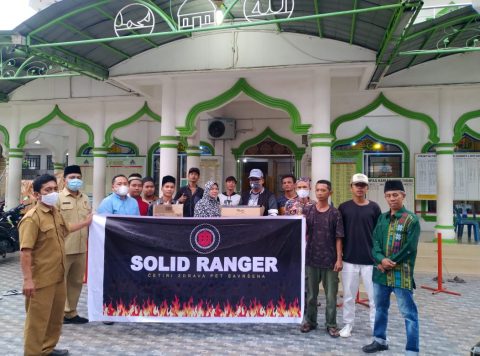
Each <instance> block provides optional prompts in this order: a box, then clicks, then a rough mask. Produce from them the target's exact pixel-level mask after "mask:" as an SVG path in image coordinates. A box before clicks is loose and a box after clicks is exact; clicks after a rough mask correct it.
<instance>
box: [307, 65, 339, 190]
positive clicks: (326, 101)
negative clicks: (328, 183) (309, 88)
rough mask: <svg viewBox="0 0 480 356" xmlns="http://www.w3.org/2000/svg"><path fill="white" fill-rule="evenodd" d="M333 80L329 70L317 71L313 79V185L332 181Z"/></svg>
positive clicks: (311, 135)
mask: <svg viewBox="0 0 480 356" xmlns="http://www.w3.org/2000/svg"><path fill="white" fill-rule="evenodd" d="M330 82H331V78H330V72H329V71H328V70H318V71H315V75H314V79H313V119H314V120H313V125H312V128H311V132H312V133H311V134H310V142H311V144H310V146H311V147H312V172H311V178H312V184H315V182H316V181H317V180H319V179H328V180H330V161H331V159H330V154H331V146H332V139H333V137H332V136H331V134H330V107H331V102H330V98H331V86H330Z"/></svg>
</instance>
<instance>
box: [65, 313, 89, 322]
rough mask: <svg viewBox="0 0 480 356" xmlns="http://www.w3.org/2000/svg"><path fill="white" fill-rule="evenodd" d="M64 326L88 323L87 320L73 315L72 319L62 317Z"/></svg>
mask: <svg viewBox="0 0 480 356" xmlns="http://www.w3.org/2000/svg"><path fill="white" fill-rule="evenodd" d="M63 323H64V324H86V323H88V319H87V318H82V317H81V316H79V315H75V316H74V317H73V318H67V317H63Z"/></svg>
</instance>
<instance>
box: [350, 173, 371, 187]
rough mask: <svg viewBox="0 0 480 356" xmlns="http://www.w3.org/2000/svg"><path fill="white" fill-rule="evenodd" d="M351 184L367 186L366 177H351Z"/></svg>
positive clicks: (357, 174) (359, 175)
mask: <svg viewBox="0 0 480 356" xmlns="http://www.w3.org/2000/svg"><path fill="white" fill-rule="evenodd" d="M350 183H351V184H355V183H365V184H367V185H368V177H367V176H366V175H365V174H362V173H356V174H354V175H353V176H352V179H351V180H350Z"/></svg>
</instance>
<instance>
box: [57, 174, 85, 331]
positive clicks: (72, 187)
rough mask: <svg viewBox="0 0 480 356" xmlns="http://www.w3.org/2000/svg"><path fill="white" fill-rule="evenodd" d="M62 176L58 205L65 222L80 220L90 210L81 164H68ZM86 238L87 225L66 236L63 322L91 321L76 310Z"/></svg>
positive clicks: (80, 290)
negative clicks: (62, 181) (65, 290)
mask: <svg viewBox="0 0 480 356" xmlns="http://www.w3.org/2000/svg"><path fill="white" fill-rule="evenodd" d="M63 179H64V182H65V188H63V190H62V191H61V192H60V193H59V194H58V201H57V209H58V210H59V211H60V214H61V215H62V217H63V219H64V220H65V222H67V223H69V224H77V223H79V222H81V221H83V220H85V219H86V217H87V216H88V214H90V212H91V207H90V203H89V201H88V197H87V195H86V194H83V193H82V192H81V191H80V189H82V187H83V181H82V171H81V169H80V167H79V166H77V165H73V166H67V167H65V169H64V171H63ZM87 238H88V228H87V227H84V228H83V229H80V230H78V231H76V232H72V233H70V234H68V235H67V236H66V237H65V255H66V264H65V285H66V287H67V300H66V302H65V315H64V318H63V323H64V324H84V323H88V319H87V318H82V317H81V316H79V315H78V312H77V304H78V299H79V298H80V293H81V292H82V285H83V275H84V273H85V265H86V261H87V259H86V257H87Z"/></svg>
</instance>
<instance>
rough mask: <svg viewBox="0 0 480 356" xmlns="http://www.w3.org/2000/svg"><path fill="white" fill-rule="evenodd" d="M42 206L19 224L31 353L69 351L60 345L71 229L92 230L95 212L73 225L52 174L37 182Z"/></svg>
mask: <svg viewBox="0 0 480 356" xmlns="http://www.w3.org/2000/svg"><path fill="white" fill-rule="evenodd" d="M33 195H34V197H35V199H36V200H37V204H36V205H35V206H34V207H33V208H32V209H30V210H29V211H28V212H27V213H26V214H25V216H24V217H23V218H22V220H21V221H20V224H19V226H18V230H19V236H20V264H21V268H22V274H23V294H24V295H25V310H26V318H25V328H24V333H25V334H24V347H25V348H24V354H25V355H32V356H33V355H35V356H38V355H68V350H59V349H55V346H56V345H57V342H58V340H59V338H60V333H61V331H62V323H63V314H64V312H63V311H64V308H65V299H66V293H65V271H66V268H65V266H66V261H65V245H64V239H65V236H67V235H68V234H69V233H72V232H74V231H78V230H80V229H83V228H86V227H87V226H88V225H90V223H91V222H92V215H91V214H88V216H86V218H85V220H83V221H81V222H79V223H73V224H69V223H67V222H66V221H65V220H64V218H63V217H62V215H61V214H60V213H59V212H58V210H57V209H56V207H55V206H56V204H57V200H58V187H57V179H56V178H55V177H54V176H52V175H49V174H44V175H41V176H39V177H37V178H35V180H34V181H33Z"/></svg>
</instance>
